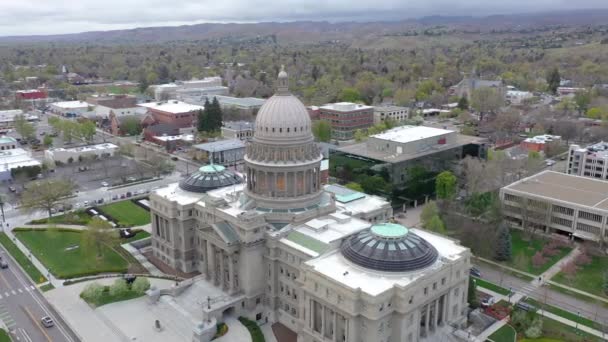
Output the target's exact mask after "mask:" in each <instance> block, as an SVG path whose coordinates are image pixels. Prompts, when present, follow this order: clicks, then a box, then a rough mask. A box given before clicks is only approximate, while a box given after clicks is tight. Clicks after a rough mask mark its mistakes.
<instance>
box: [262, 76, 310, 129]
mask: <svg viewBox="0 0 608 342" xmlns="http://www.w3.org/2000/svg"><path fill="white" fill-rule="evenodd" d="M288 83H289V82H288V76H287V72H285V70H284V69H281V72H280V73H279V78H278V86H277V92H276V94H275V95H274V96H272V97H271V98H269V99H268V100H267V101H266V102H265V103H264V104H263V105H262V107H261V108H260V110H259V112H258V114H257V116H256V119H255V132H254V138H258V139H271V140H272V139H275V138H277V139H279V140H287V141H293V140H302V139H303V140H310V139H312V129H311V121H310V115H309V114H308V110H307V109H306V107H305V106H304V104H303V103H302V102H301V101H300V100H299V99H298V98H297V97H295V96H293V95H292V94H291V93H290V92H289V89H288Z"/></svg>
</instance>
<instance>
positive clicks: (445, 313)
mask: <svg viewBox="0 0 608 342" xmlns="http://www.w3.org/2000/svg"><path fill="white" fill-rule="evenodd" d="M448 298H450V295H449V292H448V293H446V294H444V295H443V319H442V321H443V324H448V312H449V310H448V309H449V308H450V306H449V305H448Z"/></svg>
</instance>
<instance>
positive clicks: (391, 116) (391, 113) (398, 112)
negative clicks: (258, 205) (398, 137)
mask: <svg viewBox="0 0 608 342" xmlns="http://www.w3.org/2000/svg"><path fill="white" fill-rule="evenodd" d="M409 118H410V109H409V108H407V107H398V106H382V107H374V124H379V123H381V122H384V121H386V120H390V121H393V122H403V121H405V120H407V119H409Z"/></svg>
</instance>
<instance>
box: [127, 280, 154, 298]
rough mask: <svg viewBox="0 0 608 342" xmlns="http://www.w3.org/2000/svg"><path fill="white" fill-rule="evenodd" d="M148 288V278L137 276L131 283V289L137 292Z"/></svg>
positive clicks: (142, 291) (143, 291) (142, 292)
mask: <svg viewBox="0 0 608 342" xmlns="http://www.w3.org/2000/svg"><path fill="white" fill-rule="evenodd" d="M149 288H150V281H149V280H148V278H144V277H137V279H135V281H134V282H133V284H132V285H131V290H133V292H135V293H137V294H142V295H143V294H144V293H146V291H148V289H149Z"/></svg>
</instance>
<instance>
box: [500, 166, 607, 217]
mask: <svg viewBox="0 0 608 342" xmlns="http://www.w3.org/2000/svg"><path fill="white" fill-rule="evenodd" d="M503 189H504V190H508V191H511V192H519V193H522V194H528V195H532V196H536V197H542V198H546V199H549V200H553V201H560V202H566V203H571V204H575V205H578V206H585V207H590V208H596V209H601V210H608V182H606V181H603V180H599V179H595V178H588V177H581V176H577V175H569V174H565V173H560V172H555V171H549V170H546V171H543V172H541V173H538V174H536V175H534V176H531V177H527V178H524V179H522V180H519V181H517V182H515V183H513V184H510V185H507V186H505V187H504V188H503Z"/></svg>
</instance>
